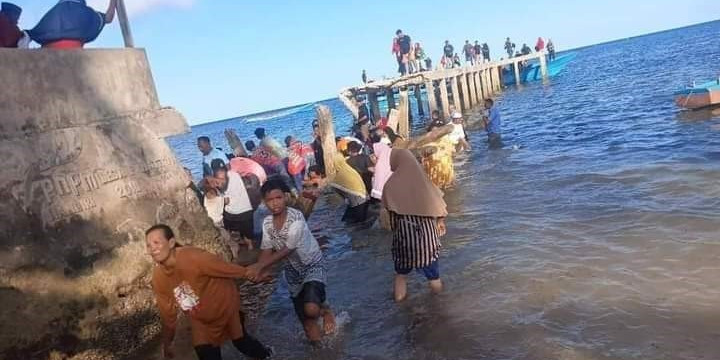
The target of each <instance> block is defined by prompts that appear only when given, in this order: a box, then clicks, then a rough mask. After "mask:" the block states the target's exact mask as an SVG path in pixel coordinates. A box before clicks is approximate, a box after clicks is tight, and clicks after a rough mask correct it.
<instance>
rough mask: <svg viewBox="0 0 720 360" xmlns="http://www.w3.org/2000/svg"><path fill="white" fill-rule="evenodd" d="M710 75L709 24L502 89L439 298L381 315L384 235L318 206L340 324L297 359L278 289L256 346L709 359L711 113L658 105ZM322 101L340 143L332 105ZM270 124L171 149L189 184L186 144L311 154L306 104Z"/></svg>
mask: <svg viewBox="0 0 720 360" xmlns="http://www.w3.org/2000/svg"><path fill="white" fill-rule="evenodd" d="M558 45H561V44H558ZM718 60H720V22H713V23H708V24H703V25H699V26H694V27H690V28H684V29H679V30H673V31H668V32H663V33H658V34H653V35H648V36H643V37H637V38H631V39H626V40H622V41H617V42H613V43H607V44H602V45H596V46H591V47H588V48H584V49H580V50H578V51H577V57H576V59H575V60H574V61H572V62H571V63H570V64H569V65H568V66H567V68H566V69H565V70H564V71H563V73H561V74H560V75H559V76H557V77H556V78H553V79H552V80H551V81H550V82H549V83H548V84H546V85H543V84H542V83H533V84H527V85H524V86H522V87H521V88H514V87H513V88H508V89H506V90H505V91H504V92H503V93H502V94H500V95H499V96H498V98H497V104H498V107H499V109H500V111H501V113H502V118H503V138H504V142H505V144H506V148H505V149H503V150H496V151H488V150H487V146H486V140H485V136H484V134H483V133H481V132H479V131H475V132H471V133H470V138H471V143H472V145H473V152H472V155H471V156H470V157H468V159H467V160H466V161H464V162H463V163H462V164H460V165H459V167H458V169H457V173H458V184H459V185H458V186H457V188H456V189H455V190H453V191H449V192H448V193H447V194H446V201H447V203H448V207H449V211H450V215H449V217H448V220H447V224H448V234H447V236H446V237H445V238H444V239H443V244H444V249H443V252H442V257H441V260H440V269H441V273H442V279H443V281H444V282H445V292H444V293H443V294H441V295H439V296H431V295H429V292H428V289H427V285H426V282H425V281H424V279H422V278H421V277H420V276H418V275H414V276H413V277H412V279H411V281H410V285H409V293H410V296H409V299H408V300H407V301H406V302H404V303H402V304H395V303H394V302H393V300H392V295H391V294H392V293H391V287H392V278H393V265H392V260H391V256H390V242H391V239H390V235H389V234H388V233H386V232H382V231H380V230H373V229H369V230H368V229H348V228H346V227H345V226H343V224H342V223H341V222H340V216H341V211H340V210H341V204H339V203H329V204H323V205H321V206H319V207H318V209H317V211H316V212H315V213H314V214H313V215H312V217H311V218H310V223H311V226H312V227H314V228H315V230H316V233H319V234H322V235H323V236H324V237H325V238H326V239H327V241H328V248H327V250H326V257H327V260H328V274H329V279H328V284H327V293H328V299H329V301H330V304H331V306H332V307H333V308H334V309H335V310H336V312H338V313H340V312H346V313H347V314H348V319H349V318H352V321H351V322H349V323H347V324H345V326H343V328H342V332H341V334H338V335H337V336H336V337H335V338H334V340H333V341H332V343H331V344H329V345H328V346H327V347H326V348H324V349H319V350H317V349H315V350H313V349H310V348H309V347H308V345H307V344H306V343H305V342H304V341H303V340H304V337H303V334H302V328H301V326H300V324H299V322H298V321H297V319H296V316H295V314H294V312H293V309H292V304H291V303H290V301H289V299H288V295H287V293H286V290H285V289H284V287H283V286H279V288H278V290H277V291H276V292H275V293H274V295H272V296H271V297H270V300H269V303H268V304H267V306H266V307H265V308H264V309H263V310H262V314H259V315H260V316H259V317H258V321H257V323H256V326H255V327H256V330H255V331H254V334H255V335H256V336H257V337H258V338H259V339H261V340H262V341H263V342H265V343H268V344H270V345H272V346H274V347H275V349H276V352H277V357H276V358H279V359H408V360H410V359H413V360H422V359H428V360H429V359H453V360H456V359H527V360H535V359H577V360H590V359H592V360H599V359H673V360H679V359H701V358H704V359H716V358H718V356H719V355H718V354H720V352H719V351H718V342H719V341H720V308H719V306H718V304H719V303H720V111H717V110H714V111H713V110H704V111H698V112H686V111H682V110H680V109H678V108H677V107H675V105H674V103H673V96H672V93H673V91H675V90H676V89H679V88H682V87H683V86H685V85H686V84H690V83H691V82H692V81H693V80H698V81H699V80H703V79H712V78H715V77H717V75H718V74H720V62H719V61H718ZM411 98H412V97H411ZM411 100H412V99H411ZM319 103H323V104H325V105H328V106H329V107H330V108H331V110H332V112H333V117H334V120H335V123H336V131H337V132H338V133H339V134H344V133H346V132H347V130H348V128H349V126H350V122H351V117H350V115H349V113H348V112H347V111H346V110H345V109H344V108H343V106H342V104H341V103H340V102H339V101H337V100H327V101H322V102H319ZM413 106H414V103H413ZM414 109H417V107H416V106H414ZM277 113H278V114H280V115H279V116H273V113H266V114H263V115H262V116H260V117H257V116H256V117H255V118H253V117H249V118H242V117H241V118H238V119H232V120H228V121H225V122H217V123H213V124H207V125H200V126H195V127H193V129H192V133H191V134H188V135H184V136H179V137H174V138H172V139H170V142H171V144H172V146H173V148H174V149H175V151H176V153H177V155H178V157H179V158H180V160H181V161H182V162H183V163H184V164H185V165H186V166H187V167H189V168H191V169H193V171H194V172H195V173H199V171H200V169H201V168H200V154H199V152H198V151H197V149H196V147H195V138H196V137H197V136H200V135H208V136H210V137H212V138H213V140H215V143H216V145H219V146H222V147H225V148H226V147H227V145H226V144H225V140H224V136H223V130H224V129H225V128H228V127H231V128H234V129H237V131H238V133H239V134H240V136H241V137H242V138H243V140H246V139H251V136H252V133H253V131H254V129H255V127H258V126H262V127H265V128H266V129H267V131H268V133H269V134H271V135H272V136H274V137H276V138H277V139H279V140H281V141H282V139H283V138H284V137H285V136H286V135H290V134H292V135H296V136H299V137H300V138H302V139H304V140H306V141H309V140H310V133H311V128H310V122H311V121H312V120H313V117H314V110H313V106H312V104H309V106H308V105H303V106H299V107H296V108H291V109H283V110H280V111H278V112H277ZM480 114H481V112H480V111H479V110H475V111H471V112H469V113H468V114H467V115H468V116H469V117H471V118H475V119H477V117H478V116H480ZM257 118H261V120H256V119H257ZM413 125H414V126H416V127H420V126H422V120H421V118H420V117H419V116H417V115H416V116H415V120H414V122H413ZM229 356H237V357H236V358H238V359H239V358H241V357H240V356H239V355H229Z"/></svg>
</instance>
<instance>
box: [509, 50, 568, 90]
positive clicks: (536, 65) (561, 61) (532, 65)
mask: <svg viewBox="0 0 720 360" xmlns="http://www.w3.org/2000/svg"><path fill="white" fill-rule="evenodd" d="M576 55H577V54H576V53H574V52H572V53H567V54H563V55H560V56H558V57H556V58H555V60H553V61H548V62H547V68H548V76H549V77H553V76H556V75H557V74H559V73H560V72H561V71H562V70H563V69H564V68H565V66H567V64H568V63H569V62H570V61H572V60H573V59H574V58H575V56H576ZM502 80H503V85H506V86H509V85H515V71H514V70H513V68H512V66H506V67H505V68H503V73H502ZM537 80H542V73H541V72H540V62H539V61H537V60H533V61H530V62H529V63H528V64H527V65H525V67H524V68H523V69H522V71H521V72H520V82H521V83H526V82H531V81H537Z"/></svg>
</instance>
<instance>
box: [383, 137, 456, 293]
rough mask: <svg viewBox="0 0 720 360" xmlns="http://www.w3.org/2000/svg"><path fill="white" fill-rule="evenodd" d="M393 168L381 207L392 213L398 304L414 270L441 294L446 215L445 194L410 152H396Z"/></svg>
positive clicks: (391, 155) (395, 286) (393, 255)
mask: <svg viewBox="0 0 720 360" xmlns="http://www.w3.org/2000/svg"><path fill="white" fill-rule="evenodd" d="M390 167H391V170H392V171H393V173H392V175H391V176H390V178H389V179H388V181H387V183H386V184H385V187H384V189H383V195H382V204H383V206H384V207H385V209H387V211H388V212H389V214H390V228H391V230H392V232H393V240H392V258H393V263H394V265H395V285H394V294H395V301H397V302H400V301H403V300H405V298H406V297H407V275H408V274H409V273H410V272H412V271H413V270H414V269H416V270H418V271H419V272H421V273H422V274H423V275H425V277H426V278H427V280H428V281H429V284H430V289H431V291H432V292H433V293H435V294H437V293H440V292H441V291H442V281H441V280H440V268H439V264H438V259H439V257H440V247H441V245H440V237H442V236H443V235H445V232H446V229H445V217H446V216H447V206H446V204H445V201H444V200H443V197H442V193H441V191H440V190H439V189H438V188H437V187H435V185H433V184H432V183H431V182H430V179H428V176H427V174H425V171H423V169H422V167H421V166H420V164H419V163H418V161H417V159H415V156H414V155H413V154H412V153H411V152H410V151H409V150H406V149H393V150H392V152H391V154H390Z"/></svg>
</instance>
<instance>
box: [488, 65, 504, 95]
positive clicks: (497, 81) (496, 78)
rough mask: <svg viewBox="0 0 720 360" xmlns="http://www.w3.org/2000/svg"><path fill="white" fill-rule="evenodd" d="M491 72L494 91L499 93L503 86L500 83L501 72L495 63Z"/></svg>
mask: <svg viewBox="0 0 720 360" xmlns="http://www.w3.org/2000/svg"><path fill="white" fill-rule="evenodd" d="M490 72H491V75H490V76H491V77H492V80H491V83H492V88H493V93H498V92H500V90H501V89H502V86H501V84H500V72H499V71H498V67H497V66H495V65H493V67H491V68H490Z"/></svg>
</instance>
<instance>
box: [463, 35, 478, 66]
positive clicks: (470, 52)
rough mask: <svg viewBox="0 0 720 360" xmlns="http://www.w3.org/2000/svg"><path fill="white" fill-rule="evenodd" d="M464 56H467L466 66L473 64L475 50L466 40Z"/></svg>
mask: <svg viewBox="0 0 720 360" xmlns="http://www.w3.org/2000/svg"><path fill="white" fill-rule="evenodd" d="M463 55H465V65H467V64H472V63H473V56H474V55H475V48H474V47H473V46H472V44H470V40H465V46H463Z"/></svg>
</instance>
